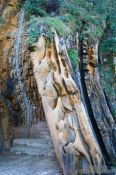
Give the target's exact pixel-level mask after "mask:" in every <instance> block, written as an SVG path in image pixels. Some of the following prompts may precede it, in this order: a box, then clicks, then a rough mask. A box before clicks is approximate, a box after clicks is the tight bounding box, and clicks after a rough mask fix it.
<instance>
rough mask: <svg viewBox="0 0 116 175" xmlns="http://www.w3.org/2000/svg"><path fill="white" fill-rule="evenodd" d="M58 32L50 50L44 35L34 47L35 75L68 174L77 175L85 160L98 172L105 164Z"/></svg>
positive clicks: (47, 117) (57, 151)
mask: <svg viewBox="0 0 116 175" xmlns="http://www.w3.org/2000/svg"><path fill="white" fill-rule="evenodd" d="M54 33H55V34H54V35H55V36H54V39H53V41H52V42H51V44H50V47H48V48H47V45H46V42H47V41H46V40H47V39H46V37H44V36H41V37H40V38H39V40H38V42H37V43H36V45H35V46H34V47H35V49H34V51H33V52H31V59H32V62H33V65H34V68H33V72H34V75H35V78H36V82H37V85H38V92H39V94H40V95H41V98H42V104H43V108H44V112H45V116H46V119H47V122H48V125H49V129H50V132H51V135H52V140H53V143H54V147H55V150H56V153H57V156H58V159H59V161H60V163H61V166H62V168H63V170H64V174H66V175H67V174H76V173H77V172H78V171H79V168H78V167H79V165H81V161H82V159H83V158H84V159H86V162H87V164H89V166H90V167H91V166H92V167H94V168H95V169H97V168H99V167H100V166H101V165H102V163H103V157H102V154H101V151H100V148H99V146H98V143H97V141H96V137H95V135H94V132H93V129H92V126H91V124H90V121H89V118H88V116H87V114H86V110H85V108H84V105H83V102H82V101H81V99H80V94H79V90H78V88H77V86H76V84H75V82H74V80H73V79H72V77H71V73H70V70H69V67H68V64H67V60H68V58H67V57H68V54H67V51H66V47H65V45H61V42H60V38H59V37H58V35H57V33H56V32H54ZM61 48H63V49H62V50H61ZM82 162H83V161H82ZM83 166H84V165H83V163H82V167H83ZM94 168H93V171H94Z"/></svg>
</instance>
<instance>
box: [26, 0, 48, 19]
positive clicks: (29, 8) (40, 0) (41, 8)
mask: <svg viewBox="0 0 116 175" xmlns="http://www.w3.org/2000/svg"><path fill="white" fill-rule="evenodd" d="M45 3H46V1H45V0H34V1H32V0H27V1H26V2H25V3H24V9H25V12H26V14H25V16H26V19H27V20H29V18H30V17H31V16H32V15H35V16H47V15H48V14H47V12H46V11H45Z"/></svg>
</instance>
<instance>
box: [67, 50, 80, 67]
mask: <svg viewBox="0 0 116 175" xmlns="http://www.w3.org/2000/svg"><path fill="white" fill-rule="evenodd" d="M68 55H69V58H70V60H71V64H72V67H73V69H75V68H76V66H77V62H78V60H77V50H76V49H69V50H68Z"/></svg>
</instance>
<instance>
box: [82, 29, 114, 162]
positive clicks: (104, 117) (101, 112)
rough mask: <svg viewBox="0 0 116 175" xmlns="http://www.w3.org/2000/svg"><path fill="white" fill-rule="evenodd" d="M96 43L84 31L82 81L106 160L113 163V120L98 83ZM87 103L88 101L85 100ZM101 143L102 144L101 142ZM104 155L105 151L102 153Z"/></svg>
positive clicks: (97, 43)
mask: <svg viewBox="0 0 116 175" xmlns="http://www.w3.org/2000/svg"><path fill="white" fill-rule="evenodd" d="M98 45H99V42H98V41H97V40H96V41H91V40H90V38H89V32H86V34H85V35H84V39H83V44H82V49H83V53H82V55H83V56H82V57H80V59H81V60H80V62H81V64H82V66H83V70H81V71H84V79H85V80H84V81H85V85H86V88H87V93H88V97H89V100H90V105H91V107H92V111H93V117H94V118H95V121H96V123H97V126H98V128H99V131H100V134H101V136H102V140H103V144H104V146H105V148H104V149H106V151H107V153H108V157H109V158H108V160H107V163H108V161H109V163H110V162H112V163H114V161H115V158H116V152H115V151H116V150H115V144H116V143H115V142H116V139H115V121H114V119H113V116H112V114H111V112H110V109H109V106H108V103H107V100H106V97H105V94H104V91H103V89H102V86H101V84H100V74H99V70H98ZM86 103H88V102H86ZM101 145H102V144H101ZM104 156H106V155H105V153H104Z"/></svg>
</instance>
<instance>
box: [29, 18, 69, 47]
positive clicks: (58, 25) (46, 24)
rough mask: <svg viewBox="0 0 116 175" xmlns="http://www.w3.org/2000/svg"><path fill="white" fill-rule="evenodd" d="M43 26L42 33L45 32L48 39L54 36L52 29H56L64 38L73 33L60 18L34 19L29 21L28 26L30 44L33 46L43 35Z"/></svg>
mask: <svg viewBox="0 0 116 175" xmlns="http://www.w3.org/2000/svg"><path fill="white" fill-rule="evenodd" d="M41 26H42V27H43V29H42V30H43V31H42V32H45V34H46V36H48V38H52V35H53V33H52V31H51V27H53V28H54V29H56V31H57V33H58V34H59V35H62V36H64V37H65V36H67V35H68V34H70V33H71V29H70V28H69V27H68V26H66V25H65V24H64V23H63V22H62V21H61V20H60V18H59V17H43V18H40V17H37V18H35V17H34V18H32V19H31V20H30V21H29V25H28V34H29V37H28V41H27V43H28V44H32V43H34V42H36V41H37V39H38V37H39V35H40V34H41Z"/></svg>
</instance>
